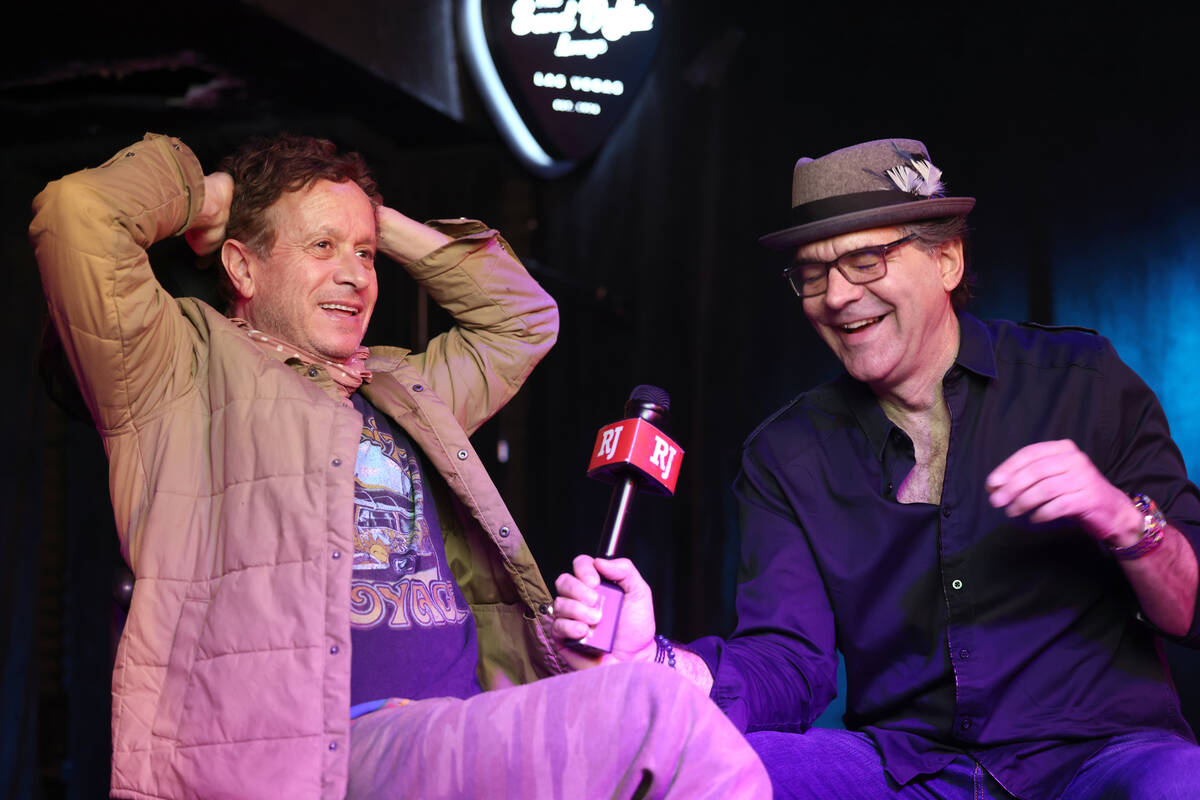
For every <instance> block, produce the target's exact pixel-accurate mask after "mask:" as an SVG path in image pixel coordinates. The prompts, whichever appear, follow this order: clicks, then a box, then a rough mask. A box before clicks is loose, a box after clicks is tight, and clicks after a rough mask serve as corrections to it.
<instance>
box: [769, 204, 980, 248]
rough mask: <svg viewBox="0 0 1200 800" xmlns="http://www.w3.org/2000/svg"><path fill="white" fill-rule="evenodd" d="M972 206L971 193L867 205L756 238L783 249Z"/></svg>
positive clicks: (949, 214) (956, 213)
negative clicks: (873, 206)
mask: <svg viewBox="0 0 1200 800" xmlns="http://www.w3.org/2000/svg"><path fill="white" fill-rule="evenodd" d="M974 207H975V198H974V197H937V198H933V199H930V200H916V201H913V202H911V203H899V204H897V205H894V206H881V207H879V208H868V209H865V210H863V211H855V212H852V213H850V214H842V215H840V216H837V217H830V218H829V219H822V220H818V221H816V222H808V223H805V224H804V225H796V226H793V227H791V228H784V229H783V230H781V231H775V232H774V233H768V234H767V235H765V236H761V237H759V239H758V241H759V242H761V243H762V244H763V245H765V246H767V247H769V248H771V249H773V250H786V249H789V248H793V247H799V246H800V245H802V244H808V243H809V242H816V241H819V240H821V239H828V238H829V237H831V236H840V235H841V234H843V233H853V232H854V231H865V230H869V229H870V228H885V227H887V226H889V225H899V224H900V223H902V222H914V221H916V220H919V219H936V218H937V217H957V216H962V215H964V214H966V213H967V212H969V211H970V210H971V209H972V208H974Z"/></svg>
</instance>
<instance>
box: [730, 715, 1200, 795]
mask: <svg viewBox="0 0 1200 800" xmlns="http://www.w3.org/2000/svg"><path fill="white" fill-rule="evenodd" d="M747 739H749V741H750V743H751V744H752V745H753V746H754V749H755V750H757V751H758V753H759V755H760V756H762V760H763V763H764V764H766V767H767V770H768V772H770V774H771V782H772V784H773V785H774V787H775V796H776V797H777V798H781V799H782V798H812V800H828V799H829V798H839V800H876V798H903V800H918V798H919V799H920V800H1011V798H1012V795H1011V794H1009V793H1008V792H1006V791H1005V790H1004V788H1003V787H1002V786H1001V785H1000V784H999V783H997V782H996V780H995V779H994V778H992V776H991V775H989V774H988V773H987V771H986V770H984V769H983V767H981V766H979V764H978V763H976V762H975V760H974V759H972V758H971V757H970V756H967V755H962V756H959V757H958V758H956V759H955V760H954V761H953V762H951V763H950V765H949V766H948V767H946V769H944V770H942V771H941V772H939V773H938V774H937V775H933V776H929V777H925V778H920V779H917V780H915V781H913V782H911V783H908V784H906V785H904V786H898V785H897V784H896V783H895V781H893V780H892V779H891V778H889V777H888V775H887V773H885V772H884V771H883V761H882V759H881V758H880V756H879V751H878V750H876V749H875V745H874V744H873V743H872V742H871V739H870V737H869V736H867V735H866V734H864V733H856V732H852V731H843V730H826V729H824V728H812V729H810V730H809V731H808V732H806V733H802V734H801V733H780V732H774V731H760V732H755V733H751V734H749V735H748V736H747ZM1193 798H1200V747H1197V746H1196V745H1194V744H1192V743H1191V742H1187V741H1184V740H1183V739H1181V738H1179V737H1178V736H1176V735H1174V734H1172V733H1167V732H1165V731H1142V732H1140V733H1133V734H1128V735H1126V736H1118V737H1116V738H1115V739H1113V740H1112V741H1110V742H1109V744H1108V745H1107V746H1105V747H1104V748H1103V749H1101V750H1100V751H1099V752H1097V753H1095V754H1094V755H1093V756H1092V757H1091V758H1089V759H1088V760H1087V761H1086V762H1084V765H1083V767H1081V768H1080V770H1079V772H1078V773H1076V775H1075V779H1074V780H1073V781H1072V782H1071V785H1070V786H1069V787H1067V791H1066V792H1064V793H1063V795H1062V798H1061V800H1192V799H1193Z"/></svg>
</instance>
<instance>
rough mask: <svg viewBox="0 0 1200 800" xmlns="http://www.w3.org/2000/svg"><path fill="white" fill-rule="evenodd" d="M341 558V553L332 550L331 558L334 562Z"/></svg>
mask: <svg viewBox="0 0 1200 800" xmlns="http://www.w3.org/2000/svg"><path fill="white" fill-rule="evenodd" d="M341 557H342V552H341V551H340V550H334V551H333V558H334V560H335V561H336V560H337V559H339V558H341Z"/></svg>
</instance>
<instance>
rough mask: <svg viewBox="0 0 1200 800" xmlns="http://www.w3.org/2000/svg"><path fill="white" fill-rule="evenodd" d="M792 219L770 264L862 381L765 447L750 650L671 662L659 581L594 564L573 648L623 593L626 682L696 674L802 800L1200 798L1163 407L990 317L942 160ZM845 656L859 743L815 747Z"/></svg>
mask: <svg viewBox="0 0 1200 800" xmlns="http://www.w3.org/2000/svg"><path fill="white" fill-rule="evenodd" d="M792 195H793V196H792V206H793V208H792V214H793V220H792V225H791V226H789V227H788V228H786V229H784V230H780V231H777V232H774V233H771V234H768V235H767V236H764V237H762V240H761V241H762V242H763V243H764V244H765V245H766V246H768V247H771V248H776V249H780V250H785V251H788V252H790V253H792V254H794V261H793V262H792V263H791V265H790V266H789V267H788V269H787V270H786V273H785V274H786V278H787V280H788V283H789V284H790V285H791V288H792V289H794V290H795V292H796V294H797V296H798V297H799V299H800V301H801V304H802V306H803V309H804V313H805V315H806V316H807V317H808V319H809V321H810V322H811V323H812V325H813V327H814V328H815V329H816V331H817V333H818V334H819V335H820V336H821V338H822V339H823V340H824V341H825V342H826V343H827V344H828V345H829V347H830V348H831V349H832V350H833V352H834V354H835V355H836V356H837V357H838V359H839V360H840V361H841V362H842V364H843V366H844V367H845V371H844V373H843V374H841V375H840V376H839V377H838V378H836V379H834V380H832V381H830V382H829V383H826V384H823V385H821V386H818V387H816V388H814V389H812V390H810V391H807V392H804V393H802V394H801V395H799V396H798V397H797V398H796V399H795V400H793V401H792V402H791V403H789V404H788V405H787V406H785V407H784V408H782V409H780V410H779V411H777V412H776V413H775V414H773V415H772V416H771V417H770V418H768V419H767V420H766V421H765V422H764V423H763V424H762V425H761V426H759V428H758V430H756V431H755V432H754V433H752V434H751V435H750V437H749V438H748V439H747V441H746V443H745V445H744V450H743V456H742V468H741V472H740V474H739V476H738V478H737V481H736V485H735V492H736V494H737V497H738V500H739V502H740V509H741V521H742V527H743V560H742V565H741V566H742V569H741V576H740V585H739V588H738V595H737V611H738V626H737V629H736V630H735V631H734V633H733V634H732V635H731V636H729V637H728V638H726V639H721V638H717V637H706V638H704V639H700V640H698V641H696V642H693V643H691V644H690V645H688V646H687V647H684V646H681V645H674V646H671V644H670V643H668V642H665V641H664V640H662V639H661V637H655V635H654V634H655V630H654V620H653V609H652V604H651V601H650V594H649V590H648V588H647V587H646V584H645V582H644V581H643V580H642V578H641V577H640V576H639V575H638V573H637V571H636V569H635V568H634V567H633V565H632V564H630V563H629V562H628V561H626V560H615V561H605V560H597V559H592V558H590V557H580V558H578V559H576V562H575V565H574V573H573V574H571V575H562V576H560V577H559V579H558V581H557V584H556V585H557V589H558V592H559V597H558V598H557V599H556V601H555V614H556V621H555V630H556V632H557V634H558V635H559V636H562V637H564V638H568V637H578V636H580V635H582V634H583V633H585V632H586V630H587V627H588V625H590V624H594V622H595V619H596V612H595V611H594V609H593V608H592V604H593V603H594V602H595V593H594V591H593V587H594V586H595V585H596V583H597V581H598V580H599V578H600V577H605V578H608V579H610V580H614V581H616V582H618V583H619V584H621V585H622V586H623V587H624V588H625V589H626V591H627V593H628V597H627V599H626V614H625V617H624V618H623V620H622V628H621V629H620V631H619V634H618V640H617V647H616V649H615V650H614V653H613V654H612V655H611V656H608V657H606V658H605V659H604V660H607V661H619V660H653V659H654V658H655V657H656V656H658V657H660V658H661V656H662V653H661V652H660V651H662V650H663V649H664V648H669V649H670V650H672V651H673V652H671V653H670V655H672V656H673V661H674V663H675V665H676V667H677V669H679V670H680V671H682V672H684V673H685V674H687V675H688V676H689V677H691V678H692V679H693V680H694V681H695V682H696V683H697V684H699V685H700V686H701V687H702V688H704V689H706V690H708V691H709V692H710V693H711V696H712V697H713V699H714V700H715V701H716V702H717V703H718V705H720V706H721V707H722V708H723V709H725V711H726V713H727V714H728V715H729V717H730V719H732V720H733V721H734V723H735V724H737V725H738V726H739V727H740V728H741V729H742V730H744V731H748V732H749V734H748V736H749V739H750V741H751V743H752V744H754V746H755V747H756V749H757V750H758V751H759V753H760V755H761V756H762V757H763V760H764V762H765V763H766V765H767V767H768V771H769V772H771V774H772V783H773V784H774V786H775V791H776V796H778V797H806V798H807V797H814V798H818V797H839V798H847V797H853V798H860V797H861V798H875V797H905V798H909V797H911V798H917V797H921V798H926V797H939V798H942V797H945V798H950V797H963V798H967V797H970V798H980V797H991V798H1008V797H1014V796H1015V797H1019V798H1026V799H1028V800H1041V799H1042V798H1059V797H1061V798H1070V799H1072V800H1073V799H1075V798H1080V799H1082V798H1095V797H1121V798H1126V797H1130V798H1183V797H1197V796H1200V748H1198V747H1197V746H1196V744H1195V739H1194V737H1193V734H1192V732H1191V731H1190V730H1189V728H1188V726H1187V723H1186V722H1185V721H1184V719H1183V717H1182V714H1181V711H1180V707H1179V701H1178V697H1177V696H1176V693H1175V691H1174V688H1173V686H1172V683H1171V677H1170V675H1169V673H1168V670H1167V667H1166V665H1165V662H1164V660H1163V658H1162V653H1161V647H1160V639H1161V637H1164V636H1167V637H1171V638H1173V639H1176V640H1179V641H1182V642H1185V643H1187V644H1190V645H1193V646H1195V645H1197V644H1200V621H1198V620H1200V614H1197V613H1196V603H1197V591H1196V589H1197V559H1196V552H1197V551H1200V491H1198V490H1197V488H1196V486H1194V485H1193V484H1192V483H1191V482H1190V481H1189V480H1188V478H1187V475H1186V472H1185V468H1184V464H1183V459H1182V457H1181V456H1180V453H1179V450H1178V448H1177V447H1176V446H1175V444H1174V443H1173V442H1172V441H1171V438H1170V436H1169V433H1168V429H1167V421H1166V419H1165V417H1164V415H1163V412H1162V409H1161V408H1160V406H1159V404H1158V402H1157V400H1156V399H1155V397H1154V395H1153V393H1152V392H1151V391H1150V390H1149V388H1147V387H1146V385H1145V384H1144V383H1143V382H1142V381H1141V380H1140V379H1139V378H1138V376H1137V375H1135V374H1134V373H1133V372H1132V371H1131V370H1130V369H1129V368H1128V367H1127V366H1125V365H1124V364H1123V363H1122V362H1121V360H1120V359H1119V358H1118V357H1117V354H1116V353H1115V351H1114V350H1113V348H1112V346H1111V344H1109V342H1108V341H1107V340H1105V339H1104V338H1102V337H1100V336H1098V335H1095V334H1094V333H1092V332H1088V331H1084V330H1081V329H1065V328H1046V327H1042V326H1034V325H1018V324H1013V323H1010V322H1003V321H992V322H985V321H981V320H979V319H976V318H975V317H973V316H971V315H970V314H968V313H966V312H965V311H964V310H963V306H964V304H965V302H966V299H967V298H966V293H967V288H966V284H965V282H964V275H965V271H966V263H965V254H964V246H963V237H964V234H965V231H966V222H965V217H966V214H967V213H968V212H969V211H970V210H971V208H972V207H973V206H974V203H975V201H974V199H973V198H969V197H953V196H947V193H946V190H945V186H944V184H943V182H942V174H941V171H940V170H939V169H938V168H937V167H936V166H935V165H934V163H933V161H932V160H931V159H930V156H929V154H928V152H927V150H926V149H925V147H924V145H922V144H921V143H920V142H917V141H913V140H906V139H893V140H884V141H876V142H867V143H865V144H860V145H856V146H853V147H848V148H845V149H842V150H838V151H835V152H833V153H829V154H828V155H825V156H823V157H821V158H818V159H815V160H814V159H809V158H804V159H801V160H800V161H799V162H798V163H797V164H796V167H795V172H794V182H793V193H792ZM837 651H841V653H842V654H843V655H844V657H845V664H846V674H847V698H846V714H845V717H844V721H845V727H846V730H824V729H819V728H811V729H810V726H811V725H812V723H813V721H814V720H815V719H816V718H817V716H818V715H819V714H820V713H821V712H822V711H823V710H824V708H825V707H826V705H827V704H828V703H829V701H830V700H831V699H832V698H833V696H834V695H835V693H836V671H837ZM597 661H599V660H597Z"/></svg>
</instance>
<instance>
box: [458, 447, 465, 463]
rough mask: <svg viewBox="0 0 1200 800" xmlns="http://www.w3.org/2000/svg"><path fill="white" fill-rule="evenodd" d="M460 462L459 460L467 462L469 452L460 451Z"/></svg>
mask: <svg viewBox="0 0 1200 800" xmlns="http://www.w3.org/2000/svg"><path fill="white" fill-rule="evenodd" d="M458 460H459V461H466V460H467V451H466V450H459V451H458Z"/></svg>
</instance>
